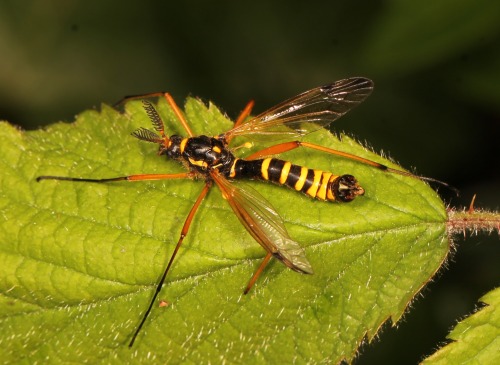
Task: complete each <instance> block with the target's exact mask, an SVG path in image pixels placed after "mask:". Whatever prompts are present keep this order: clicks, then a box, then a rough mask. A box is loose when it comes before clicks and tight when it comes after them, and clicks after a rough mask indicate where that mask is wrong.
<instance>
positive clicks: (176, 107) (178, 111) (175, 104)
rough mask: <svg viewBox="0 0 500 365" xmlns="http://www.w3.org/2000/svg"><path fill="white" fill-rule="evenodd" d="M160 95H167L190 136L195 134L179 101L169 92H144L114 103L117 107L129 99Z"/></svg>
mask: <svg viewBox="0 0 500 365" xmlns="http://www.w3.org/2000/svg"><path fill="white" fill-rule="evenodd" d="M159 96H163V97H165V99H166V100H167V103H168V105H170V107H171V108H172V110H173V111H174V113H175V116H176V117H177V119H179V121H180V122H181V124H182V127H183V128H184V129H185V130H186V132H187V134H188V135H189V137H193V136H194V134H193V131H192V130H191V128H190V127H189V124H188V122H187V120H186V118H185V117H184V115H183V114H182V112H181V110H180V108H179V107H178V106H177V103H176V102H175V100H174V98H172V96H171V95H170V94H169V93H167V92H156V93H149V94H142V95H131V96H126V97H124V98H123V99H122V100H120V101H119V102H117V103H116V104H114V106H115V107H117V106H119V105H121V104H123V103H124V102H126V101H129V100H137V99H146V98H154V97H159Z"/></svg>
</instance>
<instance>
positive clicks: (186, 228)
mask: <svg viewBox="0 0 500 365" xmlns="http://www.w3.org/2000/svg"><path fill="white" fill-rule="evenodd" d="M211 186H212V185H211V183H210V182H207V183H206V184H205V187H204V188H203V190H202V191H201V193H200V195H199V196H198V199H196V202H195V203H194V205H193V207H192V208H191V210H190V211H189V214H188V216H187V218H186V221H185V222H184V226H183V227H182V230H181V235H180V237H179V240H178V241H177V245H175V248H174V252H173V253H172V256H170V260H169V261H168V264H167V267H166V269H165V271H164V272H163V275H162V276H161V279H160V281H159V282H158V285H157V286H156V291H155V293H154V295H153V298H152V299H151V302H150V303H149V307H148V309H147V310H146V312H145V313H144V316H143V317H142V320H141V322H140V323H139V326H138V327H137V329H136V330H135V332H134V335H133V336H132V340H130V343H129V345H128V347H132V345H133V344H134V342H135V339H136V338H137V335H138V334H139V332H140V330H141V328H142V326H143V325H144V323H145V322H146V319H147V318H148V316H149V313H150V312H151V309H152V308H153V305H154V303H155V301H156V298H157V297H158V294H159V293H160V291H161V287H162V286H163V283H164V282H165V278H166V277H167V274H168V272H169V270H170V267H171V266H172V263H173V262H174V259H175V256H176V255H177V252H178V251H179V248H180V247H181V244H182V241H184V238H185V237H186V235H187V233H188V231H189V227H190V226H191V222H192V221H193V217H194V215H195V213H196V211H197V210H198V208H199V206H200V204H201V202H202V201H203V198H205V196H206V195H207V193H208V191H209V190H210V187H211Z"/></svg>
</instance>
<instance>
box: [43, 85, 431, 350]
mask: <svg viewBox="0 0 500 365" xmlns="http://www.w3.org/2000/svg"><path fill="white" fill-rule="evenodd" d="M372 90H373V82H372V81H371V80H369V79H366V78H363V77H354V78H348V79H344V80H340V81H337V82H334V83H331V84H328V85H325V86H321V87H317V88H315V89H312V90H309V91H306V92H304V93H302V94H300V95H297V96H295V97H293V98H291V99H289V100H286V101H284V102H282V103H281V104H278V105H277V106H275V107H273V108H271V109H269V110H267V111H266V112H264V113H262V114H260V115H258V116H256V117H251V118H250V117H249V116H250V113H251V109H252V106H253V103H252V102H250V103H249V104H248V105H247V106H246V108H245V109H244V110H243V111H242V112H241V114H240V116H239V117H238V119H237V120H236V122H235V124H234V126H233V128H232V129H230V130H229V131H227V132H225V133H222V134H219V135H217V136H214V137H209V136H205V135H201V136H194V135H193V132H192V131H191V128H190V126H189V123H188V121H187V120H186V119H185V118H184V116H183V114H182V112H181V111H180V109H179V107H178V106H177V105H176V103H175V101H174V100H173V99H172V97H171V96H170V94H168V93H164V94H150V95H143V96H142V97H146V96H147V97H150V96H152V95H163V96H164V97H165V98H166V100H167V102H168V104H169V105H170V107H171V108H172V110H173V111H174V113H175V115H176V116H177V119H178V120H179V122H180V123H181V125H182V126H183V128H184V130H185V132H186V134H187V137H182V136H180V135H171V136H168V135H166V134H165V126H164V123H163V120H162V118H161V117H160V115H159V114H158V112H157V111H156V109H155V107H154V106H153V105H152V104H151V103H150V102H148V101H146V100H143V106H144V109H145V111H146V113H147V115H148V117H149V119H150V120H151V123H152V126H153V130H151V129H147V128H144V127H142V128H139V129H137V130H136V131H134V132H133V133H132V135H133V136H134V137H136V138H138V139H139V140H141V141H145V142H150V143H155V144H158V145H159V150H158V154H159V155H165V156H166V157H167V158H169V159H173V160H176V161H179V162H181V163H182V164H183V165H184V166H186V167H187V171H186V172H183V173H175V174H168V173H166V174H164V173H161V174H158V173H151V174H139V175H129V176H119V177H112V178H103V179H88V178H77V177H65V176H48V175H47V176H39V177H38V178H37V181H41V180H65V181H74V182H93V183H110V182H117V181H145V180H166V179H196V178H197V179H200V180H203V181H204V186H203V188H202V190H201V192H200V194H199V196H198V198H197V199H196V201H195V203H194V205H193V207H192V208H191V210H190V212H189V213H188V215H187V217H186V220H185V222H184V225H183V227H182V229H181V233H180V237H179V239H178V241H177V244H176V246H175V248H174V251H173V253H172V254H171V256H170V259H169V261H168V263H167V265H166V267H165V270H164V272H163V275H162V276H161V278H160V280H159V282H158V284H157V285H156V291H155V293H154V295H153V298H152V299H151V301H150V303H149V306H148V308H147V309H146V311H145V312H144V314H143V316H142V319H141V321H140V322H139V325H138V326H137V328H136V330H135V332H134V333H133V335H132V338H131V340H130V343H129V347H132V345H133V344H134V342H135V340H136V338H137V336H138V334H139V332H140V330H141V328H142V327H143V326H144V323H145V322H146V320H147V318H148V316H149V314H150V312H151V309H152V307H153V305H154V303H155V302H156V299H157V297H158V294H159V292H160V290H161V288H162V286H163V284H164V282H165V279H166V277H167V274H168V272H169V271H170V268H171V266H172V263H173V262H174V259H175V257H176V255H177V252H178V251H179V248H180V246H181V245H182V242H183V240H184V238H185V237H186V235H187V234H188V231H189V227H190V226H191V223H192V221H193V217H194V216H195V214H196V212H197V210H198V208H199V207H200V205H201V203H202V201H203V199H204V198H205V196H206V195H207V193H208V191H209V190H210V189H211V188H212V186H213V185H216V186H217V187H218V188H219V190H220V191H221V193H222V196H223V197H224V199H225V200H227V202H228V203H229V206H230V207H231V209H232V210H233V212H234V213H235V215H236V216H237V217H238V219H239V221H240V222H241V224H242V225H243V227H245V229H246V230H247V232H248V233H250V235H251V236H252V237H253V238H254V239H255V240H256V241H257V242H258V243H259V244H260V245H261V246H262V247H263V248H264V250H265V251H266V255H265V257H264V259H263V261H262V263H261V264H260V265H259V266H258V268H257V269H256V270H255V273H254V274H253V276H252V277H251V278H250V281H249V282H248V284H247V286H246V288H245V290H244V293H245V294H246V293H248V291H249V290H250V289H251V288H252V286H253V285H254V283H255V282H256V281H257V279H258V278H259V276H260V274H261V273H262V272H263V270H264V268H265V267H266V265H267V264H268V263H269V260H270V259H271V258H273V257H274V258H276V259H278V260H279V261H280V262H282V263H283V264H284V265H285V266H287V267H288V268H290V269H292V270H294V271H296V272H299V273H302V274H312V273H313V269H312V267H311V264H310V263H309V261H308V260H307V258H306V255H305V252H304V250H303V249H302V247H301V246H300V244H299V243H297V242H296V241H294V240H293V238H291V237H290V235H289V234H288V232H287V230H286V227H285V225H284V223H283V219H282V218H281V217H280V215H279V214H278V213H277V212H276V210H275V209H274V208H273V207H272V206H271V204H270V203H269V202H268V201H267V200H266V199H264V197H262V196H261V195H260V194H259V193H258V192H257V191H254V190H249V189H244V188H242V187H239V186H236V185H235V184H232V181H233V180H238V179H256V180H263V181H270V182H272V183H275V184H278V185H284V186H287V187H289V188H291V189H292V190H295V191H297V192H300V193H303V194H306V195H308V196H309V197H310V198H313V199H318V200H323V201H329V202H350V201H352V200H354V199H355V198H356V197H358V196H361V195H363V194H364V189H363V188H362V187H361V186H360V184H359V183H358V181H357V180H356V178H355V177H354V176H352V175H335V174H333V173H332V172H328V171H323V170H318V169H311V168H307V167H304V166H299V165H295V164H293V163H291V162H289V161H286V160H281V159H279V158H276V157H274V156H276V155H279V154H281V153H283V152H287V151H291V150H293V149H297V148H308V149H314V150H319V151H322V152H325V153H328V154H332V155H337V156H341V157H344V158H349V159H352V160H356V161H359V162H361V163H363V164H366V165H370V166H373V167H374V168H377V169H379V170H383V171H386V172H390V173H395V174H399V175H405V176H410V177H416V178H421V179H425V180H430V181H435V180H433V179H429V178H422V177H420V176H416V175H413V174H411V173H409V172H405V171H400V170H396V169H393V168H390V167H387V166H385V165H382V164H380V163H377V162H374V161H371V160H367V159H364V158H362V157H359V156H356V155H352V154H349V153H346V152H342V151H338V150H334V149H330V148H327V147H323V146H320V145H316V144H312V143H309V142H303V141H301V140H300V138H301V137H302V136H304V135H306V134H308V133H311V132H314V131H316V130H318V129H320V128H325V127H328V126H329V125H330V123H332V122H333V121H335V120H337V119H338V118H340V117H341V116H342V115H344V114H345V113H347V112H348V111H350V110H351V109H352V108H354V107H355V106H356V105H358V104H360V103H361V102H362V101H363V100H365V99H366V97H368V95H370V93H371V92H372ZM251 136H256V137H258V136H267V137H270V138H272V139H274V140H279V141H280V143H278V144H274V145H272V146H270V147H267V148H264V149H262V150H260V151H257V152H254V153H252V154H251V155H249V156H247V157H245V158H238V157H236V156H235V155H234V154H233V152H232V151H233V150H234V149H233V150H232V149H231V147H230V146H231V142H232V141H233V139H234V138H235V137H251Z"/></svg>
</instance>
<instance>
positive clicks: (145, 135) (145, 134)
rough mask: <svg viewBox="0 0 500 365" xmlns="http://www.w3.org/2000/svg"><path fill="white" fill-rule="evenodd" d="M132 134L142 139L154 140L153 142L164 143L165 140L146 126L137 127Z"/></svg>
mask: <svg viewBox="0 0 500 365" xmlns="http://www.w3.org/2000/svg"><path fill="white" fill-rule="evenodd" d="M132 135H133V136H134V137H135V138H138V139H140V140H141V141H146V142H153V143H162V142H163V138H162V137H160V136H159V135H157V134H156V133H155V132H153V131H150V130H149V129H146V128H144V127H141V128H139V129H136V130H135V131H133V132H132Z"/></svg>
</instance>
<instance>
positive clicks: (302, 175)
mask: <svg viewBox="0 0 500 365" xmlns="http://www.w3.org/2000/svg"><path fill="white" fill-rule="evenodd" d="M308 171H309V169H308V168H307V167H304V166H302V167H301V168H300V176H299V179H298V180H297V182H296V183H295V190H297V191H301V190H302V188H303V187H304V184H305V183H306V179H307V172H308Z"/></svg>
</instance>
